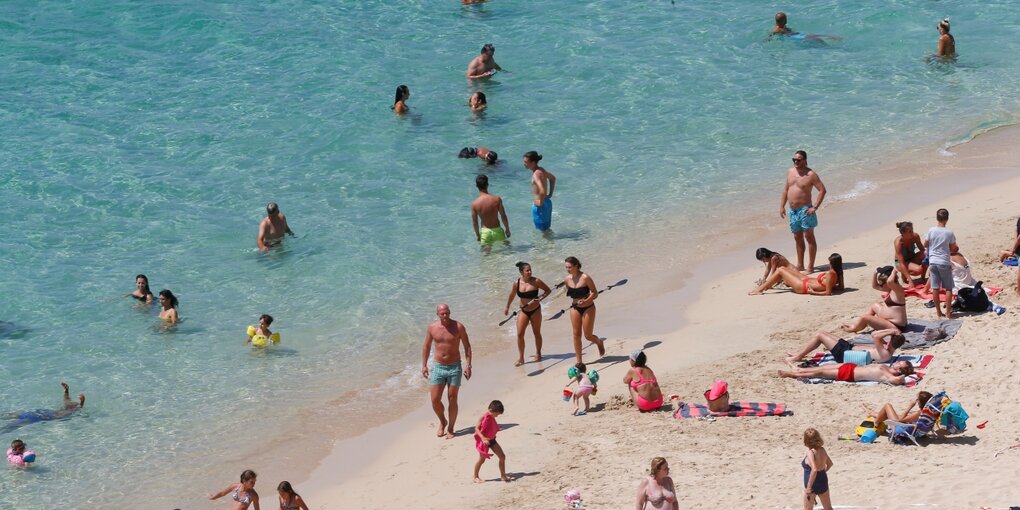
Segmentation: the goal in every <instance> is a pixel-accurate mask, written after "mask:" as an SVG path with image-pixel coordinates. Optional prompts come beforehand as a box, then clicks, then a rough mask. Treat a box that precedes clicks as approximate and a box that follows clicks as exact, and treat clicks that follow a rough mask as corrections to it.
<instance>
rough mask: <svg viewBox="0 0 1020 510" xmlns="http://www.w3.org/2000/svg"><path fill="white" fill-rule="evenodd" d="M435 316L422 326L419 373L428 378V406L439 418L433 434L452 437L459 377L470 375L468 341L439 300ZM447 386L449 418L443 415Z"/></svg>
mask: <svg viewBox="0 0 1020 510" xmlns="http://www.w3.org/2000/svg"><path fill="white" fill-rule="evenodd" d="M436 316H437V317H439V320H437V321H435V322H433V323H432V324H429V327H428V328H427V329H426V330H425V344H424V345H422V348H421V375H422V377H424V378H426V379H428V380H429V397H430V398H431V399H432V410H433V411H435V413H436V416H437V417H438V418H439V430H438V431H436V436H437V437H446V439H453V432H454V424H455V423H456V422H457V394H458V393H459V392H460V377H461V374H463V375H464V378H465V379H471V343H470V342H469V341H468V334H467V328H465V327H464V325H463V324H461V323H459V322H457V321H455V320H453V319H451V318H450V307H449V306H448V305H446V304H440V305H439V306H437V307H436ZM461 343H463V344H464V359H465V360H466V361H467V366H466V367H462V366H461V361H460V344H461ZM433 344H434V345H435V350H436V352H435V354H434V355H433V356H432V365H431V366H429V351H431V350H432V347H433ZM447 386H449V388H450V389H449V391H447V400H448V401H449V405H450V415H449V419H447V417H446V416H445V415H444V409H443V390H445V389H446V387H447Z"/></svg>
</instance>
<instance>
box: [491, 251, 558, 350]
mask: <svg viewBox="0 0 1020 510" xmlns="http://www.w3.org/2000/svg"><path fill="white" fill-rule="evenodd" d="M517 271H518V272H520V273H521V277H520V278H518V279H517V280H515V281H514V284H513V287H511V288H510V295H509V296H507V298H506V308H504V309H503V315H507V314H509V313H510V304H511V303H513V301H514V297H515V296H516V297H518V298H520V300H521V308H520V310H518V311H516V312H514V313H515V314H517V361H516V362H515V363H514V366H515V367H519V366H521V365H523V364H524V332H525V331H526V330H527V329H528V325H529V324H530V325H531V333H532V334H534V335H535V361H542V305H541V302H542V300H543V299H545V298H546V297H548V296H549V294H550V293H552V290H551V289H550V288H549V286H548V285H546V284H545V282H543V281H542V280H541V279H539V278H536V277H534V276H532V275H531V264H528V263H527V262H518V263H517ZM540 290H541V291H542V295H541V296H539V295H538V291H540Z"/></svg>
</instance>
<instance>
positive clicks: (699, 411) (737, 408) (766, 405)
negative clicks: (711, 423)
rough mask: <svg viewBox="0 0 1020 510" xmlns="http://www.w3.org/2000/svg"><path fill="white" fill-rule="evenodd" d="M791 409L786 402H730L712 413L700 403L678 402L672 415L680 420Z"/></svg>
mask: <svg viewBox="0 0 1020 510" xmlns="http://www.w3.org/2000/svg"><path fill="white" fill-rule="evenodd" d="M792 414H793V411H791V410H789V409H787V407H786V404H776V403H773V402H744V401H741V402H730V409H729V410H728V411H722V412H718V413H714V412H712V411H709V410H708V406H706V405H701V404H688V403H686V402H681V403H680V409H677V410H676V412H675V413H673V417H674V418H676V419H678V420H680V419H683V418H702V417H705V416H755V417H757V416H790V415H792Z"/></svg>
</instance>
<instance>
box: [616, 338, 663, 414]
mask: <svg viewBox="0 0 1020 510" xmlns="http://www.w3.org/2000/svg"><path fill="white" fill-rule="evenodd" d="M647 360H648V358H647V357H646V356H645V352H644V351H642V350H640V349H638V350H636V351H634V352H632V353H630V366H631V369H630V370H628V371H627V375H625V376H623V382H624V383H626V384H627V386H628V387H629V388H630V396H631V398H632V399H634V404H636V405H637V407H638V410H640V411H641V412H646V411H654V410H656V409H658V408H660V407H662V390H661V389H660V388H659V383H658V382H657V381H656V380H655V372H652V369H650V368H648V367H646V366H645V362H646V361H647Z"/></svg>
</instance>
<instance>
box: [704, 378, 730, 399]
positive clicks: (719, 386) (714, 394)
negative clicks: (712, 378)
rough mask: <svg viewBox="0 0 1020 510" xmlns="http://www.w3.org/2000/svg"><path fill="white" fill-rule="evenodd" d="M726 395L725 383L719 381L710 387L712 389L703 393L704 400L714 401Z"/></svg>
mask: <svg viewBox="0 0 1020 510" xmlns="http://www.w3.org/2000/svg"><path fill="white" fill-rule="evenodd" d="M726 393H727V388H726V381H724V380H722V379H719V380H718V381H716V382H715V384H713V385H712V389H710V390H708V391H706V392H705V398H707V399H708V400H716V399H718V398H719V397H722V396H723V395H725V394H726Z"/></svg>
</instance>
